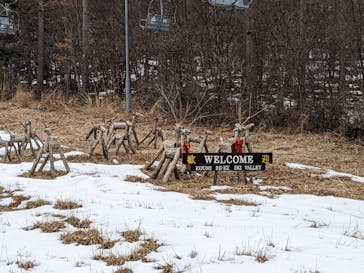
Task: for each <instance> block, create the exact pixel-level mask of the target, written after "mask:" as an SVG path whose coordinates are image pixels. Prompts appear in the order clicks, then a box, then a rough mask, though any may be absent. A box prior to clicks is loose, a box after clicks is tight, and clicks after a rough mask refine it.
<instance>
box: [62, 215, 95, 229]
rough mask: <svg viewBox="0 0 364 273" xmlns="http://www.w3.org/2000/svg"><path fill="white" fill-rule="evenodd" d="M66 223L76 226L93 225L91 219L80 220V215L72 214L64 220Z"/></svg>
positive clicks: (85, 226) (86, 226)
mask: <svg viewBox="0 0 364 273" xmlns="http://www.w3.org/2000/svg"><path fill="white" fill-rule="evenodd" d="M64 221H65V222H66V223H68V224H70V225H72V226H74V227H76V228H89V227H90V225H91V223H92V222H91V221H90V220H89V219H85V220H82V221H81V220H80V219H79V218H78V217H76V216H71V217H68V218H67V219H65V220H64Z"/></svg>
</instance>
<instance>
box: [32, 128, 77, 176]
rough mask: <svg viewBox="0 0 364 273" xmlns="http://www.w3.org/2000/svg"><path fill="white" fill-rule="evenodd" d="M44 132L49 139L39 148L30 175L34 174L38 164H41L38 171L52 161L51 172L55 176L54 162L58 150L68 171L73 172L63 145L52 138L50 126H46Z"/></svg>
mask: <svg viewBox="0 0 364 273" xmlns="http://www.w3.org/2000/svg"><path fill="white" fill-rule="evenodd" d="M44 132H45V133H46V134H47V140H46V141H45V142H44V144H43V147H42V148H41V149H40V150H39V152H38V154H37V157H36V159H35V160H34V163H33V166H32V169H31V170H30V173H29V176H33V175H34V173H35V171H36V169H37V166H38V164H40V167H39V169H38V172H42V171H43V168H44V166H45V165H46V164H47V162H48V161H49V162H50V172H51V176H52V177H55V176H56V172H55V168H54V162H55V161H56V159H55V158H54V152H55V151H57V150H58V152H59V155H60V157H61V160H62V161H63V165H64V167H65V169H66V172H67V173H69V172H71V169H70V167H69V166H68V163H67V161H66V158H65V156H64V153H63V150H62V148H61V145H60V144H59V143H58V142H57V141H53V140H51V133H52V130H51V129H50V128H46V129H45V130H44Z"/></svg>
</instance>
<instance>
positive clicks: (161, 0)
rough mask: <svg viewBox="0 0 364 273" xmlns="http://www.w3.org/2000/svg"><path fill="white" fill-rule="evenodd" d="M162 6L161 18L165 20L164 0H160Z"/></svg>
mask: <svg viewBox="0 0 364 273" xmlns="http://www.w3.org/2000/svg"><path fill="white" fill-rule="evenodd" d="M160 7H161V20H163V13H164V7H163V0H160Z"/></svg>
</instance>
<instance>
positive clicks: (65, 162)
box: [58, 146, 71, 173]
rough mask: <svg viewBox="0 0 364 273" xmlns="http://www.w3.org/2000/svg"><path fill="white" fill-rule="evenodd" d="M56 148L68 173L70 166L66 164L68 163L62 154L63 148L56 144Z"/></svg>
mask: <svg viewBox="0 0 364 273" xmlns="http://www.w3.org/2000/svg"><path fill="white" fill-rule="evenodd" d="M58 150H59V154H60V156H61V159H62V161H63V165H64V167H65V168H66V171H67V172H68V173H69V172H71V169H70V167H69V166H68V163H67V160H66V157H65V156H64V153H63V150H62V148H61V146H58Z"/></svg>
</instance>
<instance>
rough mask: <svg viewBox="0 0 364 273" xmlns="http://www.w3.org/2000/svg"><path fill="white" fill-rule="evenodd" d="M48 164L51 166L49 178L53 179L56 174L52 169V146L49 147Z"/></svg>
mask: <svg viewBox="0 0 364 273" xmlns="http://www.w3.org/2000/svg"><path fill="white" fill-rule="evenodd" d="M48 154H49V162H50V165H51V176H52V177H55V176H56V172H55V169H54V156H53V147H52V145H49V153H48Z"/></svg>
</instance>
